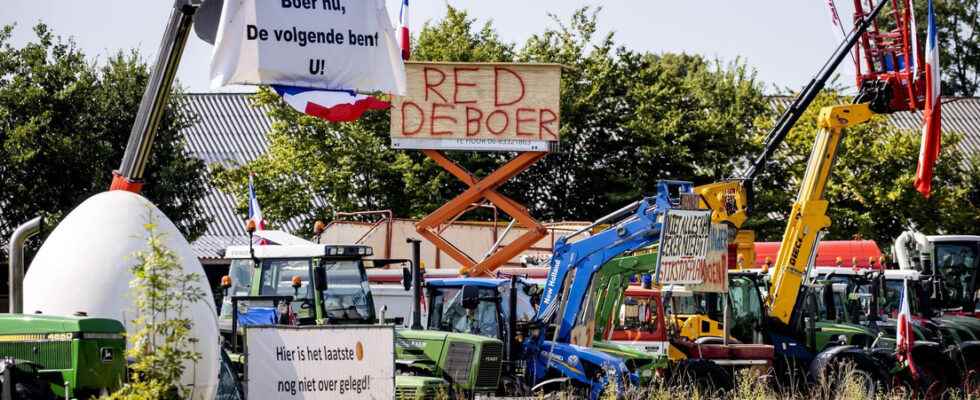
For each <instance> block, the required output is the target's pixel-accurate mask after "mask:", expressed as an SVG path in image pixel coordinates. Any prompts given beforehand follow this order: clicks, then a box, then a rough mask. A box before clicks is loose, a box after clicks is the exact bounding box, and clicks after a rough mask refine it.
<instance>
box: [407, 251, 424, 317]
mask: <svg viewBox="0 0 980 400" xmlns="http://www.w3.org/2000/svg"><path fill="white" fill-rule="evenodd" d="M405 241H406V242H408V243H409V244H411V245H412V325H411V326H412V328H411V329H414V330H422V266H421V258H422V256H421V252H422V249H421V248H422V241H420V240H418V239H411V238H409V239H405Z"/></svg>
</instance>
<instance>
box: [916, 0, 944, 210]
mask: <svg viewBox="0 0 980 400" xmlns="http://www.w3.org/2000/svg"><path fill="white" fill-rule="evenodd" d="M938 39H939V37H938V34H937V32H936V15H935V13H934V12H933V8H932V0H929V29H928V33H927V34H926V60H925V61H926V108H925V113H924V114H925V120H924V121H923V126H922V145H921V147H920V148H919V166H918V169H917V170H916V173H915V188H916V190H918V191H919V192H920V193H922V195H923V196H925V197H929V195H930V194H931V193H932V170H933V167H934V166H935V164H936V159H937V158H939V145H940V142H941V137H942V132H941V131H942V120H941V119H942V116H941V115H942V113H941V108H942V107H941V105H942V104H941V103H942V79H941V78H942V77H941V75H940V71H939V40H938Z"/></svg>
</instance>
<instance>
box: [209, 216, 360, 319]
mask: <svg viewBox="0 0 980 400" xmlns="http://www.w3.org/2000/svg"><path fill="white" fill-rule="evenodd" d="M255 235H256V236H259V237H260V238H261V241H260V242H259V243H261V244H258V245H252V246H230V247H228V248H227V249H226V250H225V256H224V257H225V259H229V260H231V266H230V268H229V271H228V275H227V276H225V277H223V278H222V287H223V288H224V289H225V293H226V294H225V296H224V298H223V299H222V305H221V326H222V329H223V330H229V328H230V326H231V319H232V313H233V310H234V307H233V302H234V300H235V298H236V297H243V298H246V297H253V299H244V300H242V302H240V303H239V304H238V312H239V316H241V315H243V314H246V313H247V311H248V309H250V308H255V307H262V308H266V309H275V310H274V311H275V312H274V313H276V314H278V315H282V314H286V315H289V316H290V318H289V319H288V320H287V323H290V324H296V325H312V324H322V323H329V324H373V323H376V322H377V316H376V315H375V308H374V300H373V298H372V296H371V290H370V286H369V285H368V280H367V274H366V272H365V260H364V258H365V257H369V256H372V255H373V250H372V248H371V247H370V246H361V245H333V244H317V243H313V242H310V241H307V240H305V239H302V238H298V237H295V236H292V235H290V234H288V233H285V232H281V231H257V232H255ZM256 296H261V298H255V297H256ZM263 298H268V299H270V300H262V299H263ZM273 299H279V300H285V301H283V302H281V303H280V302H278V301H275V300H273ZM270 302H272V303H274V304H269V303H270ZM263 303H264V304H263ZM270 323H279V320H278V319H274V320H271V321H270Z"/></svg>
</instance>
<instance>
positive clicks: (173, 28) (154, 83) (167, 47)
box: [109, 0, 201, 193]
mask: <svg viewBox="0 0 980 400" xmlns="http://www.w3.org/2000/svg"><path fill="white" fill-rule="evenodd" d="M200 3H201V0H176V1H175V2H174V8H173V10H172V11H171V13H170V20H169V21H168V23H167V29H166V31H164V35H163V40H162V41H161V42H160V48H159V50H158V51H157V59H156V63H155V64H154V66H153V70H152V71H151V72H150V81H149V82H148V83H147V85H146V91H144V92H143V98H142V99H141V100H140V108H139V111H138V112H137V113H136V121H135V122H133V129H132V131H130V133H129V142H128V143H127V144H126V152H125V153H124V154H123V159H122V163H121V164H120V166H119V169H118V170H116V171H113V172H112V175H113V176H112V185H111V186H110V187H109V190H125V191H129V192H133V193H139V192H140V190H142V188H143V172H144V170H145V169H146V163H147V160H149V158H150V154H151V153H150V150H151V148H152V147H153V139H154V138H155V137H156V131H157V127H158V126H159V125H160V120H161V119H162V118H163V111H164V109H166V107H167V100H168V99H169V97H170V87H171V86H172V85H173V82H174V76H175V75H176V74H177V66H178V64H180V58H181V56H182V55H183V53H184V45H185V44H186V43H187V38H188V36H190V32H191V26H192V25H193V24H194V13H195V12H196V11H197V8H198V6H199V5H200Z"/></svg>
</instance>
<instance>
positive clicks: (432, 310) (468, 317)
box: [425, 278, 539, 340]
mask: <svg viewBox="0 0 980 400" xmlns="http://www.w3.org/2000/svg"><path fill="white" fill-rule="evenodd" d="M425 288H426V299H428V303H427V306H428V307H427V308H428V311H429V312H428V321H427V322H426V327H427V329H429V330H434V331H443V332H457V333H469V334H474V335H480V336H489V337H494V338H498V339H502V340H503V339H504V338H505V337H506V335H507V316H508V310H509V309H510V303H509V299H510V293H509V292H510V290H511V287H510V279H483V278H478V279H474V278H451V279H432V280H428V281H426V283H425ZM538 291H539V289H538V286H537V285H535V284H533V283H530V282H528V281H525V280H523V279H520V280H518V287H517V296H516V299H517V301H516V303H515V305H516V308H515V309H516V320H517V321H523V322H527V321H530V320H531V318H533V317H534V313H535V311H536V309H535V307H536V304H537V298H536V294H537V292H538Z"/></svg>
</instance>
